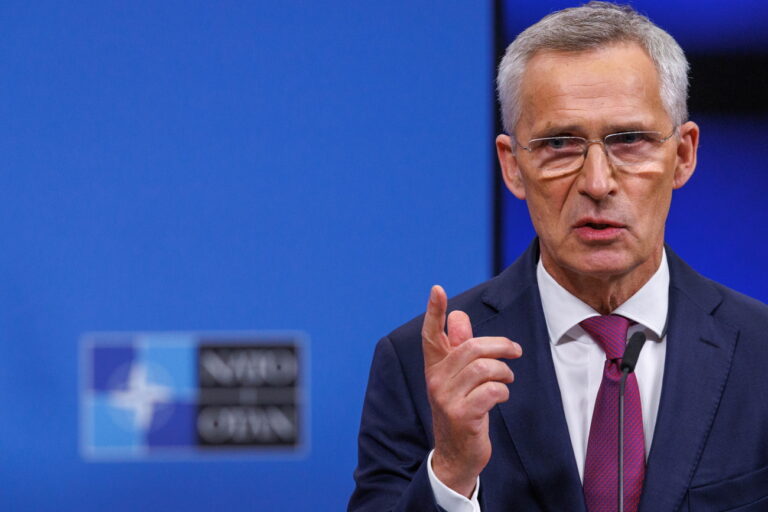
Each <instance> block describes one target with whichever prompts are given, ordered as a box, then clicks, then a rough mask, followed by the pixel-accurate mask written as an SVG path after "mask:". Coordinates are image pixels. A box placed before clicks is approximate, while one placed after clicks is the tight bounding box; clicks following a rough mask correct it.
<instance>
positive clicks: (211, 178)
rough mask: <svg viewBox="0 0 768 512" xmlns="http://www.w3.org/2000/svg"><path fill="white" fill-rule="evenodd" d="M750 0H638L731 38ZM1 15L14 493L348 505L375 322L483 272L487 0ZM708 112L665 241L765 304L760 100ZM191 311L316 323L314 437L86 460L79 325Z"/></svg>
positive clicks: (8, 449) (139, 501) (527, 15)
mask: <svg viewBox="0 0 768 512" xmlns="http://www.w3.org/2000/svg"><path fill="white" fill-rule="evenodd" d="M638 3H639V2H638ZM743 3H744V6H743V7H742V6H737V7H736V8H734V9H732V10H730V11H728V12H721V11H719V10H715V11H712V12H713V13H714V14H712V15H710V16H709V17H700V18H697V19H694V18H691V17H690V16H691V15H692V14H699V13H703V12H709V10H710V9H717V5H718V4H720V3H719V2H717V3H712V2H709V3H707V2H700V1H699V2H695V3H693V2H688V3H683V4H681V5H680V7H679V8H678V7H677V6H675V8H672V7H671V6H669V5H668V2H664V3H662V2H654V3H648V5H649V6H651V7H648V8H647V9H646V10H647V11H648V12H649V13H650V14H651V16H652V17H653V18H654V19H657V21H659V22H661V23H662V25H664V26H666V27H667V28H669V29H670V31H671V32H672V33H673V35H675V36H677V37H680V38H681V42H682V43H683V46H684V47H685V46H686V45H688V44H703V45H705V46H706V45H709V47H710V48H712V47H714V48H719V47H722V46H734V45H735V46H736V50H734V51H740V50H739V48H743V46H741V44H742V43H741V42H746V43H748V44H750V45H751V44H753V43H754V41H753V39H754V40H756V41H758V42H760V41H764V35H761V33H760V30H761V27H765V26H766V17H765V10H764V8H763V7H762V5H761V4H760V3H758V2H757V1H754V2H743ZM514 4H515V5H514V8H515V9H514V10H513V9H507V11H506V12H507V13H508V14H509V15H512V14H514V15H515V16H517V17H516V18H514V20H513V21H511V22H509V23H511V25H509V26H508V27H507V28H508V29H510V28H509V27H514V26H524V25H527V24H528V23H530V22H532V21H535V19H537V18H538V17H540V16H541V15H543V14H544V13H545V12H548V11H549V10H551V9H552V8H555V7H558V5H556V4H560V3H559V2H558V3H552V2H549V3H547V2H543V3H536V4H535V5H533V4H531V3H530V2H529V3H526V4H525V9H523V8H522V7H521V6H520V5H519V3H517V2H515V3H514ZM654 5H655V7H654ZM692 6H693V7H692ZM694 7H695V8H694ZM758 8H759V9H763V10H759V9H758ZM652 9H653V10H652ZM731 12H735V13H736V14H731ZM521 14H524V16H521ZM675 20H676V21H675ZM515 23H516V24H517V25H515ZM686 27H690V28H691V30H689V29H688V28H686ZM720 27H728V28H727V29H723V30H724V32H723V31H717V30H714V29H716V28H720ZM756 27H757V28H756ZM0 28H1V29H2V30H0V62H2V63H3V73H2V74H1V75H0V91H1V92H2V94H0V116H1V117H2V119H3V120H4V122H3V123H0V233H1V234H2V237H3V238H2V239H3V240H5V243H4V245H3V249H2V251H0V418H2V420H0V489H1V490H0V509H2V510H6V509H7V510H36V511H38V510H40V511H45V510H94V511H96V510H98V511H101V510H105V509H106V510H111V511H115V512H117V511H122V510H125V511H129V510H130V511H133V510H212V509H216V510H227V509H232V508H234V507H243V508H246V509H253V510H269V511H271V510H281V511H283V510H340V509H342V508H343V507H344V504H345V503H346V500H347V497H348V495H349V493H350V492H351V489H352V479H351V472H352V469H353V467H354V465H355V462H356V433H357V426H358V422H359V415H360V408H361V405H362V396H363V391H364V386H365V381H366V379H367V372H368V367H369V363H370V358H371V355H372V350H373V345H374V343H375V342H376V340H377V339H378V338H379V337H380V336H382V335H384V334H386V333H387V332H388V331H389V330H391V329H392V328H393V327H394V326H396V325H398V324H400V323H402V322H403V321H405V320H407V319H408V318H410V317H412V316H414V315H416V314H418V313H419V312H420V311H421V310H422V309H423V306H424V303H425V301H426V298H427V293H428V290H429V286H430V285H431V284H433V283H441V284H443V285H444V286H445V287H446V288H447V290H448V292H449V293H451V294H452V293H456V292H458V291H460V290H463V289H465V288H467V287H469V286H471V285H473V284H476V283H478V282H480V281H482V280H484V279H486V278H487V277H489V275H490V274H491V267H492V261H491V260H492V245H493V241H492V236H491V234H492V225H491V224H492V218H493V215H492V202H491V198H492V184H493V177H492V169H493V167H494V164H493V159H494V158H495V156H494V153H493V136H494V134H493V123H494V121H493V120H494V115H495V114H494V112H493V102H492V84H491V82H492V76H493V66H494V62H493V60H494V58H493V54H494V47H493V33H492V28H493V19H492V9H491V5H490V2H480V3H472V2H470V3H467V2H442V3H440V6H439V8H436V6H435V5H434V3H433V2H427V1H423V0H417V1H405V0H393V1H388V2H373V1H365V2H350V3H349V5H341V3H336V4H332V5H329V4H326V3H321V2H301V1H298V0H288V1H274V2H217V3H215V4H213V3H209V2H198V1H192V2H190V1H185V2H181V1H175V2H174V1H167V2H161V3H160V2H149V1H137V2H78V3H71V4H69V5H64V4H62V3H59V2H35V3H30V2H20V1H6V2H3V3H2V4H0ZM510 30H512V29H510ZM763 32H764V31H763ZM696 41H698V42H696ZM734 41H736V42H737V43H738V44H736V43H734V44H731V43H732V42H734ZM739 41H741V42H739ZM746 43H745V44H746ZM759 44H761V43H759ZM686 49H688V48H687V47H686ZM697 120H699V121H700V122H701V125H702V127H703V138H702V154H701V160H700V162H701V163H700V166H699V170H698V171H697V174H696V175H695V176H694V178H693V180H692V182H691V183H690V184H689V185H687V186H686V187H685V188H684V189H683V190H682V191H680V193H679V194H676V197H675V199H674V202H673V210H672V214H671V219H670V230H669V234H670V239H671V241H672V242H673V245H674V247H676V248H677V250H678V251H679V252H680V253H681V254H682V255H683V256H684V257H686V258H688V259H689V260H692V262H693V263H694V264H695V265H696V266H697V267H698V268H699V269H701V270H702V271H704V272H705V273H707V274H709V275H711V276H713V277H716V278H718V279H721V280H722V281H724V282H725V283H726V284H730V285H732V286H734V287H736V288H738V289H741V290H742V291H745V292H748V293H751V294H753V295H755V296H757V297H759V298H762V299H763V300H766V298H768V291H766V285H765V278H764V277H763V276H762V275H756V272H755V269H757V268H758V264H759V261H758V258H759V257H760V254H761V253H762V252H763V251H764V250H765V242H764V240H763V238H764V237H763V236H762V234H761V225H762V223H764V222H765V220H766V215H768V214H766V208H765V207H764V200H763V199H762V196H763V195H764V194H763V188H762V185H763V184H765V182H766V179H768V178H766V177H765V176H766V175H765V172H763V171H765V164H764V162H765V161H766V157H767V156H768V155H767V154H766V147H765V144H763V143H762V142H761V139H760V138H759V137H757V138H756V139H755V140H756V142H755V143H750V140H751V139H750V140H747V142H748V144H743V143H740V142H739V141H744V140H745V139H744V138H743V134H744V133H745V130H746V129H754V130H758V133H759V131H760V130H764V129H765V122H764V121H763V120H762V119H761V118H753V119H749V120H745V119H722V118H714V117H701V118H697ZM723 148H733V149H737V152H736V154H729V153H725V152H723ZM505 208H507V209H508V212H507V213H508V216H509V219H510V220H509V222H507V224H506V229H507V231H506V232H505V233H507V236H506V238H505V243H506V244H507V251H506V254H507V257H508V258H510V259H511V258H512V257H514V255H515V254H517V253H518V252H519V250H518V249H517V247H518V246H516V245H515V244H519V246H520V247H522V246H525V245H527V244H528V243H529V241H530V236H531V232H530V227H529V226H530V222H529V221H528V219H527V214H526V213H525V211H524V205H522V203H518V202H511V201H507V202H506V203H505ZM521 208H522V209H521ZM526 230H528V231H526ZM713 239H715V240H720V239H725V240H726V242H725V243H719V244H715V243H713ZM195 330H203V331H215V330H227V331H231V330H291V331H293V330H300V331H304V332H306V333H307V335H308V336H309V340H310V341H309V346H310V361H309V363H310V367H311V378H310V387H309V396H310V404H309V410H310V415H311V423H310V425H309V427H310V430H309V433H310V440H309V451H308V453H307V454H306V455H302V456H299V457H280V456H276V455H272V456H264V457H256V458H247V459H229V460H221V459H215V460H210V461H200V460H195V461H177V462H156V461H153V462H109V463H106V462H86V461H84V460H83V459H82V458H81V456H80V454H79V451H78V401H77V399H78V362H77V357H78V339H79V337H80V336H81V334H82V333H84V332H87V331H195Z"/></svg>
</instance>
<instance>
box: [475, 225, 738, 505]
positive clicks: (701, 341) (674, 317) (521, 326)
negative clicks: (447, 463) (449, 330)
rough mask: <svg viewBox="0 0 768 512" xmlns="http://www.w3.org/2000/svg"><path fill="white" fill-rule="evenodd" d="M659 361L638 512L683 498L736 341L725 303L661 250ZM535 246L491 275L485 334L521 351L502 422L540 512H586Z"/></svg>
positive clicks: (702, 280) (712, 288) (707, 284)
mask: <svg viewBox="0 0 768 512" xmlns="http://www.w3.org/2000/svg"><path fill="white" fill-rule="evenodd" d="M666 249H667V258H668V263H669V270H670V292H669V293H670V296H669V326H668V333H667V343H668V346H667V355H666V362H665V368H664V378H663V384H662V395H661V401H660V405H659V412H658V418H657V422H656V431H655V432H654V437H653V444H652V446H651V451H650V454H649V458H648V466H647V471H646V479H645V485H644V490H643V496H642V501H641V504H640V509H641V511H649V512H650V511H653V510H675V509H677V508H678V507H679V506H680V504H681V503H682V500H683V499H684V497H685V493H686V490H687V489H688V487H689V485H690V481H691V478H692V476H693V474H694V471H695V469H696V466H697V464H698V461H699V458H700V455H701V451H702V449H703V446H704V442H705V441H706V438H707V434H708V433H709V430H710V428H711V426H712V421H713V419H714V415H715V412H716V410H717V407H718V404H719V402H720V399H721V396H722V391H723V388H724V386H725V381H726V379H727V377H728V373H729V371H730V367H731V360H732V356H733V352H734V348H735V344H736V340H737V338H738V330H737V329H735V328H734V327H732V326H730V325H728V324H725V323H723V322H722V321H720V320H718V319H717V318H716V317H715V316H714V313H715V311H716V310H717V308H718V306H719V305H720V303H721V302H722V300H723V296H722V294H721V292H720V291H719V290H718V289H717V287H716V286H715V285H714V284H713V283H712V282H711V281H709V280H707V279H705V278H703V277H702V276H701V275H699V274H698V273H696V272H695V271H694V270H693V269H691V268H690V267H689V266H688V265H687V264H685V262H683V261H682V260H681V259H680V258H679V257H678V256H677V255H676V254H675V253H674V252H673V251H672V250H671V249H669V247H667V248H666ZM538 258H539V246H538V239H535V240H534V241H533V243H532V244H531V245H530V246H529V247H528V249H527V250H526V251H525V252H524V253H523V254H522V255H521V256H520V258H518V259H517V261H515V262H514V263H513V264H512V265H510V266H509V267H508V268H507V269H506V270H504V272H502V273H501V274H499V276H497V277H496V278H495V279H494V280H493V281H492V282H491V283H490V284H489V286H488V288H487V289H486V291H485V293H484V294H483V297H482V300H483V302H484V303H485V304H486V305H488V306H489V307H491V308H493V309H495V310H496V311H497V312H498V314H497V315H494V316H493V317H491V318H490V319H488V321H487V330H488V331H489V332H491V331H495V333H496V335H498V334H499V333H504V335H507V336H508V337H510V338H511V339H513V340H515V341H517V342H518V343H520V345H521V346H522V347H523V357H521V358H520V359H517V360H514V361H508V364H509V365H510V367H511V368H512V370H513V371H514V372H515V383H514V384H513V386H512V393H511V394H510V399H509V400H508V401H507V402H505V403H503V404H500V405H499V406H498V408H499V412H500V413H501V417H502V418H503V421H504V423H505V425H506V428H507V430H508V432H509V434H510V437H511V439H512V443H513V444H514V447H515V449H516V451H517V453H518V455H519V456H520V460H521V462H522V464H523V467H524V469H525V471H526V473H527V474H528V477H529V479H530V481H531V485H532V487H533V489H534V492H535V493H536V495H537V497H538V498H539V500H540V501H541V503H542V508H544V509H547V510H549V509H554V510H586V506H585V504H584V498H583V490H582V485H581V481H580V480H579V476H578V471H577V468H576V461H575V459H574V455H573V448H572V446H571V443H570V436H569V434H568V427H567V424H566V421H565V414H564V412H563V407H562V402H561V398H560V389H559V386H558V384H557V377H556V375H555V370H554V365H553V363H552V355H551V351H550V349H549V339H548V334H547V328H546V323H545V320H544V313H543V311H542V308H541V299H540V297H539V292H538V286H537V282H536V271H535V269H536V263H537V261H538Z"/></svg>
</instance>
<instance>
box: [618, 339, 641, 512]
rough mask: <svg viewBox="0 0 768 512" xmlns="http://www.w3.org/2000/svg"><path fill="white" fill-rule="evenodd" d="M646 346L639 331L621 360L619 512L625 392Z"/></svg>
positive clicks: (621, 506)
mask: <svg viewBox="0 0 768 512" xmlns="http://www.w3.org/2000/svg"><path fill="white" fill-rule="evenodd" d="M644 344H645V334H644V333H643V332H642V331H638V332H636V333H635V334H633V335H632V337H631V338H630V339H629V341H628V342H627V348H625V349H624V355H623V356H622V358H621V381H619V512H624V390H625V388H626V386H627V377H628V376H629V374H630V373H632V372H634V371H635V366H636V365H637V359H638V357H640V351H641V350H642V349H643V345H644Z"/></svg>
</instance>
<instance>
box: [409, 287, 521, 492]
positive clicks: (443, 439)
mask: <svg viewBox="0 0 768 512" xmlns="http://www.w3.org/2000/svg"><path fill="white" fill-rule="evenodd" d="M447 309H448V298H447V297H446V294H445V291H444V290H443V289H442V288H441V287H440V286H433V287H432V290H431V292H430V295H429V302H428V303H427V313H426V315H425V316H424V325H423V326H422V331H421V339H422V347H423V349H424V373H425V376H426V381H427V393H428V395H429V402H430V405H431V406H432V428H433V429H434V436H435V452H434V454H433V456H432V470H433V471H434V473H435V476H437V478H438V479H440V481H441V482H443V483H444V484H445V485H447V486H448V487H450V488H451V489H453V490H454V491H456V492H458V493H459V494H462V495H464V496H467V497H469V496H470V495H471V494H472V491H473V490H474V487H475V482H476V481H477V476H478V475H479V474H480V472H481V471H482V470H483V468H484V467H485V466H486V464H488V461H489V460H490V458H491V441H490V438H489V437H488V411H490V409H491V408H492V407H493V406H494V405H496V404H497V403H500V402H505V401H506V400H507V399H508V398H509V386H508V384H510V383H511V382H512V381H513V380H514V375H513V373H512V370H510V369H509V366H507V364H506V363H504V362H503V361H499V358H507V359H514V358H518V357H520V356H521V355H522V349H521V348H520V345H518V344H517V343H515V342H513V341H511V340H509V339H508V338H504V337H497V336H493V337H491V336H489V337H481V338H473V337H472V324H471V322H470V320H469V316H468V315H467V314H466V313H464V312H463V311H452V312H451V314H450V315H448V318H447V323H448V333H447V334H446V332H445V326H446V316H445V314H446V311H447Z"/></svg>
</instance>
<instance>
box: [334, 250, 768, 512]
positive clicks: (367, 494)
mask: <svg viewBox="0 0 768 512" xmlns="http://www.w3.org/2000/svg"><path fill="white" fill-rule="evenodd" d="M667 255H668V262H669V269H670V278H671V282H670V290H669V320H668V337H667V343H668V346H667V353H666V363H665V368H664V379H663V384H662V395H661V401H660V405H659V411H658V418H657V422H656V430H655V432H654V436H653V444H652V446H651V450H650V454H649V457H648V465H647V470H646V478H645V483H644V488H643V494H642V498H641V502H640V510H641V511H644V512H659V511H678V510H684V511H710V510H712V511H714V510H717V511H721V510H732V509H738V510H739V511H741V512H745V511H757V510H761V511H765V510H768V378H766V372H767V371H768V306H766V305H765V304H763V303H761V302H758V301H756V300H754V299H751V298H749V297H746V296H744V295H741V294H739V293H736V292H734V291H732V290H730V289H728V288H726V287H724V286H722V285H720V284H718V283H715V282H713V281H710V280H708V279H706V278H704V277H702V276H701V275H699V274H698V273H696V272H695V271H693V270H692V269H691V268H690V267H689V266H688V265H686V264H685V263H684V262H683V261H682V260H681V259H680V258H679V257H677V256H676V255H675V254H674V253H672V251H670V250H669V249H667ZM537 261H538V243H537V241H534V243H533V244H532V246H531V247H530V248H529V249H528V250H527V251H526V252H525V253H524V254H523V255H522V256H521V257H520V258H519V259H518V260H517V261H516V262H515V263H514V264H512V265H511V266H510V267H509V268H507V269H506V270H505V271H504V272H502V273H501V274H500V275H498V276H497V277H495V278H494V279H491V280H490V281H487V282H486V283H483V284H481V285H480V286H478V287H476V288H473V289H471V290H469V291H467V292H465V293H463V294H461V295H459V296H457V297H455V298H453V299H452V300H451V301H450V302H449V309H450V310H453V309H460V310H463V311H465V312H467V313H468V314H469V317H470V319H471V320H472V328H473V332H474V335H475V336H507V337H509V338H510V339H512V340H515V341H517V342H518V343H520V345H522V347H523V356H522V357H521V358H520V359H516V360H510V361H508V364H509V366H510V367H511V368H512V370H513V371H514V373H515V382H514V383H513V384H511V390H510V391H511V393H510V398H509V400H508V401H507V402H505V403H503V404H499V405H498V406H496V407H494V408H493V409H492V410H491V411H490V437H491V442H492V446H493V453H492V456H491V460H490V462H489V463H488V465H487V466H486V468H485V469H484V470H483V472H482V474H481V475H480V496H479V499H480V505H481V507H482V510H483V512H496V511H499V512H501V511H504V512H510V511H518V512H519V511H534V510H535V511H538V510H551V511H586V506H585V504H584V496H583V491H582V485H581V482H580V480H579V475H578V471H577V469H576V461H575V459H574V455H573V449H572V447H571V442H570V437H569V434H568V427H567V425H566V422H565V415H564V413H563V407H562V403H561V400H560V391H559V388H558V384H557V379H556V377H555V370H554V366H553V363H552V357H551V352H550V348H549V346H548V343H549V339H548V334H547V328H546V325H545V321H544V313H543V311H542V307H541V299H540V297H539V291H538V286H537V283H536V272H535V269H536V263H537ZM421 324H422V317H418V318H416V319H414V320H412V321H411V322H409V323H407V324H405V325H403V326H402V327H400V328H399V329H397V330H395V331H393V332H392V333H391V334H390V335H389V336H387V337H385V338H383V339H382V340H381V341H380V342H379V343H378V345H377V346H376V352H375V355H374V359H373V365H372V368H371V374H370V379H369V383H368V389H367V392H366V397H365V404H364V407H363V415H362V421H361V425H360V436H359V458H358V467H357V469H356V470H355V480H356V484H357V485H356V488H355V491H354V494H353V495H352V498H351V500H350V503H349V510H354V511H375V512H382V511H388V510H397V511H406V510H408V511H432V510H438V507H437V505H436V504H435V501H434V496H433V494H432V491H431V487H430V485H429V479H428V476H427V470H426V459H427V455H428V452H429V450H430V449H431V448H432V447H433V437H432V418H431V412H430V407H429V403H428V401H427V394H426V388H425V382H424V361H423V356H422V349H421V336H420V331H421Z"/></svg>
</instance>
